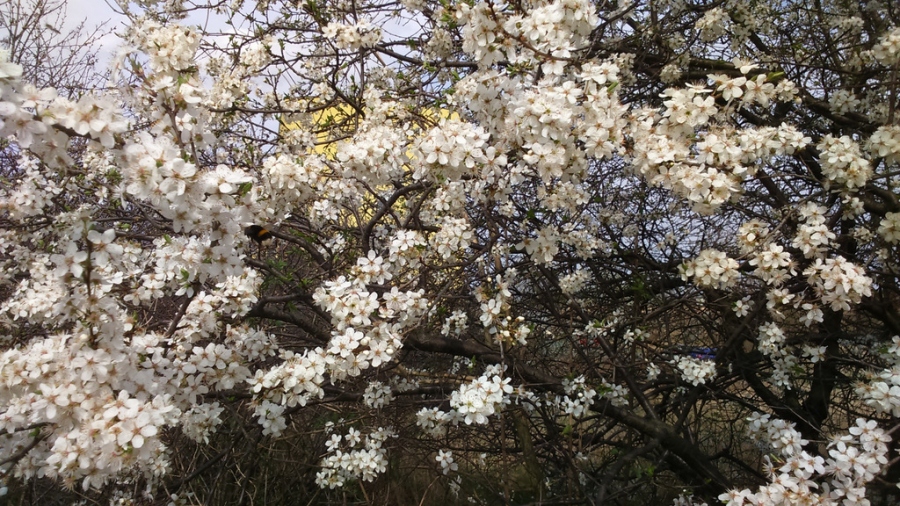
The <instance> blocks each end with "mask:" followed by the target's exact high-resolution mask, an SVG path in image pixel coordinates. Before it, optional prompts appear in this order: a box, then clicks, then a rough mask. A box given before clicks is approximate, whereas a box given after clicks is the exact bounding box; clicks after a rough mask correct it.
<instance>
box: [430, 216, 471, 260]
mask: <svg viewBox="0 0 900 506" xmlns="http://www.w3.org/2000/svg"><path fill="white" fill-rule="evenodd" d="M438 225H439V226H440V230H438V231H437V233H436V234H434V235H433V236H431V239H430V240H429V241H428V243H429V246H431V248H432V249H433V250H434V251H435V252H436V253H437V254H438V255H439V256H440V258H442V259H444V260H449V259H451V258H453V257H454V255H458V254H460V252H462V251H466V249H467V248H468V247H469V244H471V243H472V241H473V240H474V239H475V234H474V233H473V232H472V227H471V225H469V222H468V221H466V219H465V218H451V217H446V218H443V219H442V220H441V222H440V223H439V224H438Z"/></svg>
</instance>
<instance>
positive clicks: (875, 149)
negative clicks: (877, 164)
mask: <svg viewBox="0 0 900 506" xmlns="http://www.w3.org/2000/svg"><path fill="white" fill-rule="evenodd" d="M866 150H868V151H869V153H872V155H874V156H875V157H878V158H884V159H885V160H886V161H887V162H894V163H896V162H900V125H885V126H881V127H878V130H876V131H875V133H874V134H872V137H869V141H868V142H867V143H866Z"/></svg>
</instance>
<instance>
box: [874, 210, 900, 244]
mask: <svg viewBox="0 0 900 506" xmlns="http://www.w3.org/2000/svg"><path fill="white" fill-rule="evenodd" d="M878 235H880V236H881V237H883V238H884V240H885V241H887V242H889V243H892V244H897V243H900V213H885V215H884V219H883V220H881V222H880V223H879V224H878Z"/></svg>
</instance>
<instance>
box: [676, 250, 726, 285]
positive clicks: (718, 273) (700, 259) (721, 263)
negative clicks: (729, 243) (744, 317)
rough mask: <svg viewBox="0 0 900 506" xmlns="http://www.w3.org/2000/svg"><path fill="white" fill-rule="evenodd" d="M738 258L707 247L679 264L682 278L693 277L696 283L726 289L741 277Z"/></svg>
mask: <svg viewBox="0 0 900 506" xmlns="http://www.w3.org/2000/svg"><path fill="white" fill-rule="evenodd" d="M738 267H740V266H739V265H738V263H737V260H735V259H733V258H729V257H728V255H727V254H725V253H724V252H722V251H718V250H715V249H705V250H703V251H701V252H700V254H699V255H697V257H696V258H694V259H692V260H688V261H686V262H684V263H683V264H681V265H679V266H678V270H679V271H680V272H681V279H683V280H685V281H687V280H688V279H691V280H692V281H693V282H694V284H696V285H697V286H701V287H704V288H719V289H725V288H728V287H731V286H734V284H735V283H736V282H737V280H738V278H739V277H740V275H741V274H740V271H738Z"/></svg>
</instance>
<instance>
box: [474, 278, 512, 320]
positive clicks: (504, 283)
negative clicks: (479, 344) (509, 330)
mask: <svg viewBox="0 0 900 506" xmlns="http://www.w3.org/2000/svg"><path fill="white" fill-rule="evenodd" d="M515 275H516V273H515V271H514V270H509V271H507V273H506V277H505V278H504V277H503V275H501V274H497V276H496V277H495V278H494V280H493V281H494V283H493V286H491V287H484V286H482V287H480V288H479V289H478V290H477V291H476V292H475V299H476V300H477V301H478V303H479V304H480V305H481V317H480V318H479V320H481V324H482V325H483V326H484V328H486V329H488V330H489V331H490V332H491V333H492V334H493V333H496V332H497V330H498V329H497V326H498V325H499V324H500V322H501V321H502V316H503V315H504V314H506V313H507V312H508V311H509V302H508V301H509V298H510V297H512V292H510V291H509V283H510V282H511V281H513V280H515ZM491 295H493V296H491Z"/></svg>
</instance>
